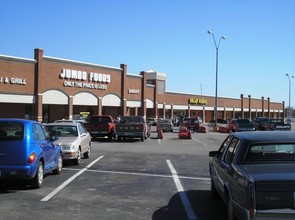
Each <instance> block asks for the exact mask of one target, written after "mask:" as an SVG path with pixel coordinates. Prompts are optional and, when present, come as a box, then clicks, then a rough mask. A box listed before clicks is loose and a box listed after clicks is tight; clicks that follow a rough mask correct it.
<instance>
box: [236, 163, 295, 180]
mask: <svg viewBox="0 0 295 220" xmlns="http://www.w3.org/2000/svg"><path fill="white" fill-rule="evenodd" d="M241 169H243V170H244V171H245V173H247V174H248V175H249V176H251V177H252V179H253V180H254V181H291V180H292V181H295V172H294V170H295V163H281V164H278V163H275V164H246V165H242V166H241Z"/></svg>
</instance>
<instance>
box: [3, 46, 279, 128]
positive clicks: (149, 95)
mask: <svg viewBox="0 0 295 220" xmlns="http://www.w3.org/2000/svg"><path fill="white" fill-rule="evenodd" d="M43 53H44V51H43V49H35V50H34V59H28V58H20V57H13V56H6V55H1V56H0V117H18V118H28V119H34V120H38V121H40V122H41V121H44V120H45V121H49V122H51V121H54V120H56V119H62V118H66V119H71V118H73V116H74V115H79V114H80V113H81V112H89V113H90V115H96V114H99V115H101V114H106V115H112V116H113V117H117V116H118V115H144V116H145V117H147V118H156V117H161V118H177V117H201V118H203V119H204V120H205V121H206V122H208V121H211V120H212V119H213V118H214V103H215V97H212V96H206V95H200V94H188V93H180V92H173V91H166V78H167V75H166V74H164V73H159V72H157V71H154V70H148V71H142V72H140V73H138V75H134V74H129V73H128V72H127V65H126V64H121V65H120V66H119V67H110V66H103V65H99V64H93V63H87V62H80V61H73V60H67V59H60V58H55V57H49V56H44V54H43ZM284 105H285V104H284V102H281V103H278V102H272V101H271V99H270V97H260V98H254V97H251V95H243V94H241V95H240V98H239V99H234V98H224V97H218V107H217V118H223V119H231V118H238V117H239V118H250V119H254V118H256V117H258V116H268V117H273V118H283V117H284V115H285V114H284V109H285V106H284Z"/></svg>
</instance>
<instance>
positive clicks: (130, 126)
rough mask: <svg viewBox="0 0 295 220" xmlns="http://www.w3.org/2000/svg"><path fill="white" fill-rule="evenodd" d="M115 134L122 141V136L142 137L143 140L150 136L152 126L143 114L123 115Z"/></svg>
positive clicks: (124, 137)
mask: <svg viewBox="0 0 295 220" xmlns="http://www.w3.org/2000/svg"><path fill="white" fill-rule="evenodd" d="M115 135H116V136H117V137H118V140H119V141H120V140H121V139H122V138H123V139H124V140H126V138H140V140H141V141H144V140H145V139H147V137H149V136H150V126H148V125H147V123H146V121H145V118H144V117H143V116H123V117H122V118H121V120H120V121H119V122H118V123H117V124H116V132H115Z"/></svg>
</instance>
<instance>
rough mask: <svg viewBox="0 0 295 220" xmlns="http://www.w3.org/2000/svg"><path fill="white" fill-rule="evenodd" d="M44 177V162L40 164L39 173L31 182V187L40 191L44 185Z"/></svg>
mask: <svg viewBox="0 0 295 220" xmlns="http://www.w3.org/2000/svg"><path fill="white" fill-rule="evenodd" d="M43 177H44V168H43V163H42V161H39V162H38V165H37V171H36V174H35V176H34V178H33V179H32V180H31V187H32V188H33V189H38V188H40V187H41V186H42V183H43Z"/></svg>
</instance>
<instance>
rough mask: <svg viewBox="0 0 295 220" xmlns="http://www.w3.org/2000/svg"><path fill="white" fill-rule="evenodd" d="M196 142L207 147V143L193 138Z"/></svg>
mask: <svg viewBox="0 0 295 220" xmlns="http://www.w3.org/2000/svg"><path fill="white" fill-rule="evenodd" d="M192 139H193V140H194V141H196V142H199V143H200V144H203V145H204V146H207V144H206V143H204V142H202V141H199V140H198V139H195V138H192Z"/></svg>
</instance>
